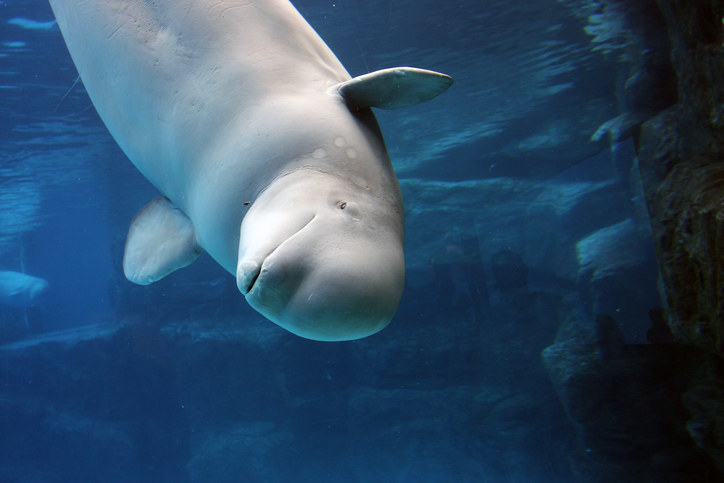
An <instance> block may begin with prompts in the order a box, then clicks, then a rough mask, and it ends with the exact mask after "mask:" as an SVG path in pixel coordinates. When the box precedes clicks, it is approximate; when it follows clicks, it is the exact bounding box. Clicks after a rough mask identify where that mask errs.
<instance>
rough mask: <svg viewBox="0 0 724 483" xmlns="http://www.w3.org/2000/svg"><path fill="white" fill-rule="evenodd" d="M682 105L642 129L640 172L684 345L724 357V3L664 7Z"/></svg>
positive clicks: (678, 2) (672, 315)
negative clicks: (693, 346) (723, 354)
mask: <svg viewBox="0 0 724 483" xmlns="http://www.w3.org/2000/svg"><path fill="white" fill-rule="evenodd" d="M659 4H660V6H661V11H662V12H663V14H664V17H665V19H666V22H667V26H668V29H669V35H670V38H671V44H672V48H671V59H672V64H673V66H674V69H675V71H676V74H677V78H678V91H679V96H678V97H679V102H678V103H677V104H676V105H674V106H673V107H671V108H669V109H667V110H666V111H664V112H663V113H661V114H660V115H658V116H657V117H655V118H653V119H651V120H650V121H648V122H646V123H645V124H644V125H643V126H642V136H641V142H640V149H641V151H640V156H639V164H640V169H641V174H642V179H643V184H644V190H645V193H646V199H647V202H648V206H649V212H650V215H651V224H652V227H653V232H654V239H655V243H656V249H657V253H658V257H659V265H660V268H661V274H662V278H663V287H664V291H665V297H666V301H667V303H668V308H669V310H668V318H669V323H670V325H671V327H672V329H673V332H674V335H675V336H676V338H677V340H679V341H681V342H684V343H687V344H693V345H696V346H699V347H702V348H704V349H706V350H708V351H712V352H714V353H717V354H720V355H722V351H723V350H724V345H723V344H724V305H722V304H721V299H722V291H723V287H724V286H723V285H722V279H723V277H724V259H723V258H722V256H721V253H722V251H723V250H724V236H723V235H722V233H724V205H723V204H722V199H724V56H722V48H723V43H724V26H723V24H722V17H724V2H722V1H721V0H711V1H708V2H691V1H689V0H673V1H668V2H659Z"/></svg>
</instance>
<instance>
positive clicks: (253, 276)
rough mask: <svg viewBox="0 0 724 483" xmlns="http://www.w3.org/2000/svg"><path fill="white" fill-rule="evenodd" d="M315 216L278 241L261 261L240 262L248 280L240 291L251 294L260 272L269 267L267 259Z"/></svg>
mask: <svg viewBox="0 0 724 483" xmlns="http://www.w3.org/2000/svg"><path fill="white" fill-rule="evenodd" d="M316 217H317V215H312V217H311V218H310V219H309V220H308V221H307V222H306V223H304V224H303V225H302V226H301V227H300V228H299V229H298V230H297V231H295V232H294V233H292V234H291V235H290V236H289V237H288V238H287V239H286V240H284V241H283V242H281V243H280V244H279V245H277V246H276V247H275V248H274V249H273V250H272V251H271V252H269V254H268V255H267V256H266V257H265V258H264V260H263V261H262V262H261V263H256V262H242V264H243V265H245V266H246V270H245V272H247V273H246V276H245V278H247V279H248V280H249V283H248V284H247V285H246V290H241V293H242V294H243V295H244V296H247V295H249V294H251V291H252V290H253V289H254V287H255V286H256V283H257V281H258V280H259V278H260V277H261V274H262V272H263V271H265V270H268V268H269V267H268V262H269V259H271V258H272V256H273V255H274V254H275V253H277V251H278V250H279V249H280V248H282V247H283V246H284V245H286V244H288V243H289V242H290V241H291V240H293V239H294V238H295V237H296V236H297V235H299V233H300V232H301V231H302V230H304V229H305V228H306V227H307V226H309V224H310V223H312V221H314V219H315V218H316Z"/></svg>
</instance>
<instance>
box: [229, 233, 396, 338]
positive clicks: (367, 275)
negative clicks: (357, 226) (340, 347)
mask: <svg viewBox="0 0 724 483" xmlns="http://www.w3.org/2000/svg"><path fill="white" fill-rule="evenodd" d="M296 248H297V247H296V246H294V244H291V243H290V244H289V245H288V246H285V247H283V249H279V250H277V251H275V252H274V253H273V254H272V255H270V256H269V257H268V258H267V259H266V260H265V261H264V263H263V264H262V266H261V267H260V269H259V270H258V272H257V275H256V276H255V277H251V276H250V278H253V279H254V283H253V284H251V285H250V287H251V289H250V290H248V291H247V292H246V294H245V295H246V298H247V301H248V302H249V304H250V305H251V306H252V307H254V308H255V309H256V310H258V311H259V312H260V313H262V314H263V315H264V316H266V317H267V318H269V319H270V320H272V321H273V322H275V323H277V324H278V325H280V326H282V327H284V328H285V329H287V330H289V331H290V332H293V333H295V334H297V335H299V336H302V337H305V338H308V339H315V340H324V341H338V340H351V339H359V338H362V337H366V336H368V335H371V334H374V333H375V332H378V331H379V330H381V329H383V328H384V327H385V326H387V324H389V322H390V321H391V320H392V317H393V316H394V314H395V311H396V309H397V305H398V303H399V300H400V296H401V295H402V288H403V285H404V260H403V256H402V251H401V250H395V249H388V250H384V249H382V248H383V247H381V246H377V245H376V244H372V243H370V244H368V246H360V244H359V243H355V249H354V250H353V249H351V247H350V249H349V250H347V249H346V247H341V248H340V247H335V246H330V247H327V249H326V250H327V251H326V252H324V251H321V252H317V253H314V251H312V252H311V253H309V254H307V256H300V252H298V251H297V250H296ZM248 266H249V268H250V270H249V273H250V274H251V273H254V268H253V267H252V266H251V265H248ZM245 284H246V282H244V284H240V287H241V286H243V285H245Z"/></svg>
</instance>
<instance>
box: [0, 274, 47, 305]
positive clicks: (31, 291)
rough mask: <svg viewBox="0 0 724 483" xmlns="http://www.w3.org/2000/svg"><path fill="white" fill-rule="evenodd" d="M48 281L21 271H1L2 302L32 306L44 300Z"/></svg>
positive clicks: (0, 296)
mask: <svg viewBox="0 0 724 483" xmlns="http://www.w3.org/2000/svg"><path fill="white" fill-rule="evenodd" d="M47 290H48V282H47V281H46V280H44V279H42V278H38V277H33V276H31V275H26V274H24V273H20V272H11V271H0V304H2V305H11V306H13V307H32V306H34V305H36V304H37V303H38V302H39V301H40V300H42V297H43V295H44V294H45V293H46V292H47Z"/></svg>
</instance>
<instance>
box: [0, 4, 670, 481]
mask: <svg viewBox="0 0 724 483" xmlns="http://www.w3.org/2000/svg"><path fill="white" fill-rule="evenodd" d="M294 3H295V5H296V6H297V8H298V9H299V10H300V12H301V13H302V14H303V15H304V16H305V18H307V20H308V21H309V22H310V23H311V25H312V26H313V27H314V28H315V29H316V30H317V32H318V33H319V34H320V35H321V36H322V37H323V38H324V39H325V41H326V42H327V43H328V45H329V46H330V47H331V49H332V50H333V51H334V52H335V54H336V55H337V56H338V57H339V58H340V60H341V61H342V62H343V64H344V65H345V66H346V68H347V69H348V71H349V72H350V73H351V74H352V75H360V74H363V73H366V72H370V71H374V70H376V69H381V68H386V67H392V66H397V65H411V66H417V67H422V68H429V69H434V70H437V71H440V72H444V73H446V74H449V75H451V76H452V77H453V78H454V79H455V84H454V86H453V87H452V88H451V89H450V91H449V92H447V93H445V94H444V95H442V96H440V97H439V98H437V99H435V100H433V101H430V102H429V103H425V104H421V105H418V106H415V107H412V108H408V109H404V110H398V111H389V112H379V113H378V119H379V122H380V125H381V128H382V131H383V133H384V135H385V139H386V142H387V145H388V149H389V153H390V156H391V158H392V161H393V164H394V166H395V169H396V172H397V174H398V177H399V178H400V183H401V186H402V191H403V196H404V198H405V210H406V212H405V215H406V259H407V266H408V269H407V285H406V290H405V293H404V296H403V299H402V302H401V305H400V308H399V310H398V313H397V315H396V317H395V319H394V320H393V322H392V324H391V325H390V326H389V327H388V328H386V329H385V330H383V331H382V332H380V333H379V334H376V335H374V336H372V337H369V338H367V339H363V340H359V341H353V342H345V343H320V342H313V341H308V340H303V339H301V338H298V337H296V336H293V335H291V334H289V333H287V332H285V331H283V330H282V329H280V328H278V327H276V326H275V325H273V324H271V323H270V322H268V321H266V320H265V319H263V317H261V316H260V315H259V314H257V313H256V312H255V311H253V310H252V309H251V308H249V307H248V306H247V305H246V303H245V302H244V300H243V297H242V296H241V295H240V294H239V293H238V291H237V290H236V286H235V280H234V279H233V277H231V276H229V275H228V274H227V273H226V272H225V271H223V270H222V269H221V268H220V267H219V266H218V265H217V264H216V263H214V262H213V261H212V260H211V259H210V258H209V257H208V256H202V257H201V258H200V259H199V260H198V261H197V262H195V263H194V264H193V265H192V266H190V267H188V268H186V269H184V270H180V271H178V272H175V273H173V274H172V275H170V276H169V277H167V278H166V279H164V280H162V281H160V282H158V283H157V284H154V285H152V286H148V287H139V286H133V285H132V284H130V282H128V281H126V280H125V278H124V277H123V272H122V269H121V258H122V251H123V243H124V240H125V236H126V232H127V229H128V224H129V223H130V220H131V219H132V218H133V216H134V214H135V213H136V212H137V211H138V210H139V209H140V208H141V207H143V206H144V205H145V204H146V203H147V202H148V201H149V200H150V199H151V198H153V197H154V196H156V195H157V194H156V192H155V190H154V188H153V187H152V186H151V185H150V184H149V183H148V182H147V181H146V180H145V179H144V178H143V177H142V176H141V175H140V173H138V172H137V171H136V170H135V169H134V168H133V166H132V165H131V164H130V162H128V160H127V159H126V158H125V156H124V155H123V153H122V152H121V151H120V149H119V148H118V147H117V146H116V145H115V143H114V141H113V139H112V137H111V136H110V135H109V134H108V132H107V131H106V130H105V127H104V125H103V124H102V122H101V121H100V119H99V118H98V116H97V115H96V113H95V111H94V109H93V107H92V105H91V103H90V100H89V99H88V97H87V94H86V92H85V90H84V88H83V85H82V82H80V81H79V80H78V78H77V77H78V76H77V73H76V71H75V68H74V66H73V64H72V61H71V60H70V57H69V55H68V53H67V50H66V48H65V44H64V43H63V39H62V37H61V34H60V31H59V30H58V28H57V26H54V25H53V24H52V23H50V22H52V20H53V15H52V12H51V11H50V8H49V6H48V4H47V3H46V2H45V1H42V0H22V1H21V0H5V1H0V95H1V96H2V97H0V99H1V100H0V112H1V113H2V115H1V116H0V142H1V143H2V149H1V150H0V270H10V271H17V272H23V273H27V274H30V275H33V276H36V277H41V278H43V279H45V280H47V281H48V283H49V286H50V288H49V290H48V292H47V293H46V294H45V296H44V297H43V298H42V299H41V300H39V302H38V304H37V305H35V306H31V307H27V308H23V307H10V306H0V343H1V344H3V346H2V347H0V406H1V408H0V481H8V482H46V481H49V482H56V481H57V482H71V481H73V482H75V481H78V482H79V481H84V482H85V481H104V482H108V481H118V482H123V481H144V482H145V481H148V482H184V481H209V482H211V481H213V482H220V481H264V482H266V481H290V482H291V481H310V482H311V481H325V482H326V481H330V482H338V481H339V482H341V481H350V482H352V481H358V482H368V481H370V482H371V481H383V482H387V481H390V482H408V481H409V482H412V481H416V482H428V481H429V482H439V481H480V482H483V481H488V482H499V481H500V482H529V481H532V482H567V481H579V478H581V474H580V472H577V470H576V468H577V465H576V464H574V463H573V462H572V461H574V460H575V459H576V458H578V455H579V453H578V451H579V450H580V449H581V448H580V447H578V446H577V445H578V444H579V442H580V441H579V440H577V439H576V438H577V436H576V434H577V433H576V427H575V425H574V424H573V423H571V422H570V420H569V419H568V418H567V414H566V411H565V409H564V405H563V404H561V401H560V400H559V397H558V394H557V393H556V390H555V387H554V385H553V383H552V382H551V379H550V377H549V373H548V371H547V370H546V368H545V367H544V364H543V361H542V358H541V352H542V351H543V349H545V348H546V347H548V346H550V345H552V344H553V343H554V340H555V337H556V333H557V331H558V329H559V326H560V325H561V324H562V323H563V322H564V321H565V320H566V319H567V318H568V317H569V316H570V314H572V313H578V314H582V315H581V317H582V319H584V320H588V321H591V320H594V319H595V317H596V316H597V315H601V314H606V315H610V316H612V317H613V318H614V320H615V323H616V326H617V327H618V330H619V331H620V333H621V334H622V336H623V337H624V338H625V342H626V343H627V344H646V343H647V336H646V333H647V330H648V328H649V326H650V320H649V317H648V311H649V309H651V308H652V307H656V306H658V305H660V304H661V302H660V301H659V300H658V296H657V291H656V279H657V271H656V265H655V262H654V255H653V252H652V247H651V242H650V239H649V238H648V232H647V229H648V228H647V226H648V225H647V220H646V218H645V214H644V215H642V212H641V210H640V208H641V204H640V203H639V202H640V201H641V199H640V197H639V195H638V193H637V192H636V191H635V190H634V189H632V186H636V182H635V180H634V181H633V182H632V181H631V180H630V179H628V177H627V176H623V175H622V174H621V172H622V170H621V169H616V166H629V165H630V164H631V163H632V160H633V158H634V157H635V149H634V143H633V141H632V139H630V138H629V139H625V140H623V141H622V142H621V143H620V144H617V145H615V146H612V145H611V144H610V143H609V142H608V141H607V140H606V139H604V140H601V141H599V142H593V141H591V139H590V137H591V135H592V134H593V133H594V132H595V131H596V129H597V128H598V127H599V126H600V125H601V124H603V123H604V122H605V121H607V120H609V119H611V118H613V117H615V116H617V115H618V114H620V112H621V104H622V100H621V96H620V90H621V86H622V82H623V80H625V78H626V76H627V75H628V68H629V65H628V64H627V62H626V61H625V60H623V59H624V57H625V55H624V49H623V48H621V47H620V46H616V45H613V46H609V48H608V49H601V48H599V47H600V46H601V43H596V42H594V37H593V36H592V35H589V34H587V33H586V31H585V30H584V29H585V27H586V26H587V25H588V22H589V17H588V16H589V14H590V12H589V11H588V10H586V8H591V7H590V5H591V4H592V3H595V2H583V1H582V2H575V1H568V2H559V1H555V0H547V1H540V0H526V1H519V2H509V1H503V0H493V1H486V2H481V1H480V0H462V1H456V2H433V1H428V2H419V1H417V2H416V1H408V0H405V1H399V0H397V1H395V0H374V1H366V2H330V1H318V0H314V1H312V0H299V1H296V2H294ZM624 172H625V170H624ZM607 229H608V231H605V230H607ZM601 230H604V231H603V232H602V231H601ZM606 234H609V235H610V236H609V238H605V236H607V235H606ZM590 263H592V264H593V265H591V264H590ZM596 268H598V272H596ZM592 273H593V275H592Z"/></svg>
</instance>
